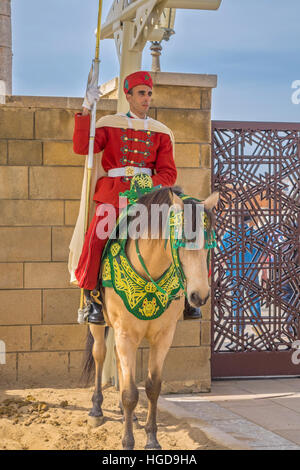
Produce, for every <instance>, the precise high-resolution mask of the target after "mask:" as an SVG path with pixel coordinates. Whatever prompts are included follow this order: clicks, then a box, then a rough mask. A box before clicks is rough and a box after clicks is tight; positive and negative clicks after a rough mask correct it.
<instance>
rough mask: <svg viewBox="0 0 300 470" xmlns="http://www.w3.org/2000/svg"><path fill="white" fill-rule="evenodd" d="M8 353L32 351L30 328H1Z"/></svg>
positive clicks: (0, 333)
mask: <svg viewBox="0 0 300 470" xmlns="http://www.w3.org/2000/svg"><path fill="white" fill-rule="evenodd" d="M0 340H2V341H4V342H5V347H6V352H18V351H30V326H0Z"/></svg>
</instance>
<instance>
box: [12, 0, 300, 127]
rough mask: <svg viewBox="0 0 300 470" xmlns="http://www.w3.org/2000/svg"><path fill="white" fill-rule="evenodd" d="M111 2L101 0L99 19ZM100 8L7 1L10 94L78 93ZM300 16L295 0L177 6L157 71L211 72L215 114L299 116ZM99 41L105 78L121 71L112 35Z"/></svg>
mask: <svg viewBox="0 0 300 470" xmlns="http://www.w3.org/2000/svg"><path fill="white" fill-rule="evenodd" d="M111 4H112V0H103V19H105V17H106V15H107V12H108V10H109V8H110V5H111ZM97 9H98V0H42V1H41V0H12V25H13V94H15V95H44V96H83V94H84V91H85V85H86V79H87V75H88V72H89V68H90V65H91V61H92V58H93V55H94V50H95V36H94V30H95V28H96V26H97ZM299 18H300V2H299V0H285V1H283V0H222V3H221V7H220V9H219V10H218V11H199V10H198V11H197V10H177V15H176V21H175V31H176V34H175V35H174V36H173V37H172V38H171V40H170V41H169V42H167V43H166V42H165V43H164V44H163V47H164V50H163V55H162V58H161V68H162V71H165V72H184V73H208V74H216V75H217V76H218V87H217V88H216V89H215V90H214V91H213V103H212V118H213V119H219V120H249V121H290V122H299V121H300V103H299V104H293V102H292V99H291V97H292V93H293V92H294V91H295V90H293V89H292V83H293V82H294V81H295V80H300V67H299V61H300V38H299V35H300V34H299V33H300V28H299ZM149 46H150V43H147V45H146V48H145V50H144V55H143V68H144V69H146V70H150V69H151V55H150V51H149ZM100 47H101V52H100V55H101V69H100V83H104V82H106V81H107V80H109V79H111V78H113V77H115V76H117V75H118V73H119V63H118V59H117V55H116V52H115V46H114V41H112V40H105V41H102V42H101V46H100ZM299 96H300V94H299Z"/></svg>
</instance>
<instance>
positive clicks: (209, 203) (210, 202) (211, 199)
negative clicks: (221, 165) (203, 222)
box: [203, 191, 220, 210]
mask: <svg viewBox="0 0 300 470" xmlns="http://www.w3.org/2000/svg"><path fill="white" fill-rule="evenodd" d="M219 195H220V193H218V192H217V191H215V192H213V193H212V194H211V195H210V196H208V197H207V198H206V199H205V201H203V204H204V207H205V209H208V210H211V209H213V208H214V207H216V205H217V204H218V201H219Z"/></svg>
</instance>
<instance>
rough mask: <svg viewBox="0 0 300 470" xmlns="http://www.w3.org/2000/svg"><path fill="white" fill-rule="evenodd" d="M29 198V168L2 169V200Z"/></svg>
mask: <svg viewBox="0 0 300 470" xmlns="http://www.w3.org/2000/svg"><path fill="white" fill-rule="evenodd" d="M27 198H28V168H27V167H25V166H15V167H11V166H1V167H0V199H27Z"/></svg>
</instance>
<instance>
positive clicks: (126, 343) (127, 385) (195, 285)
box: [84, 187, 219, 450]
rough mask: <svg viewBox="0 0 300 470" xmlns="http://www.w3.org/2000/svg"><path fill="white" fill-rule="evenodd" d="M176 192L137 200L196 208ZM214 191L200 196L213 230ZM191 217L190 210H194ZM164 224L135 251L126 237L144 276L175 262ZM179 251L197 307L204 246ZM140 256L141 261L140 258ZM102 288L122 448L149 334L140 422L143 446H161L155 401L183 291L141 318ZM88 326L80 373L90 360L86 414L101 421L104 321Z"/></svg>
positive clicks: (204, 274)
mask: <svg viewBox="0 0 300 470" xmlns="http://www.w3.org/2000/svg"><path fill="white" fill-rule="evenodd" d="M180 192H181V191H180V189H178V187H163V188H161V189H157V190H155V191H153V192H150V193H148V194H145V195H143V196H142V197H141V198H140V199H139V200H138V202H139V203H140V204H144V206H145V207H146V208H147V209H150V207H151V206H152V205H153V204H159V205H163V204H167V206H168V208H172V207H174V206H176V207H179V208H181V210H183V209H184V207H185V204H186V203H187V202H189V203H190V202H192V205H193V206H194V207H195V208H196V210H197V207H199V204H198V202H199V201H198V200H194V199H187V200H186V201H183V200H182V199H181V198H180V197H179V194H180ZM218 197H219V194H218V193H212V194H211V195H210V196H209V197H208V198H207V199H205V200H204V201H202V204H203V206H204V213H205V216H206V221H207V231H208V232H211V231H213V227H214V214H213V212H212V209H213V208H214V207H215V206H216V205H217V202H218ZM197 201H198V202H197ZM203 206H202V211H203ZM147 214H148V215H147V217H148V218H149V222H150V219H151V211H150V210H148V211H147ZM202 215H203V212H202ZM194 217H195V211H194V213H193V218H194ZM193 222H194V220H193ZM149 226H150V224H149ZM193 226H194V225H193ZM164 229H165V227H163V221H162V220H161V218H160V223H159V236H158V237H156V238H150V237H149V236H146V237H140V238H139V239H138V249H139V253H138V252H137V249H136V243H135V242H136V240H134V239H133V238H131V237H128V239H127V241H126V254H127V258H128V260H129V261H130V263H131V265H132V266H133V267H134V268H135V270H136V272H137V273H138V274H139V275H140V276H142V277H143V278H144V279H146V280H148V281H149V282H151V281H154V280H157V279H159V278H160V276H162V273H164V272H165V271H166V270H167V269H168V267H170V265H171V264H172V263H173V262H174V258H173V254H172V250H171V242H170V238H169V239H168V240H166V239H164V238H163V236H162V234H163V230H164ZM178 255H179V258H180V262H181V266H182V270H183V274H184V276H185V289H186V290H185V295H186V296H187V299H188V302H189V303H190V305H192V306H193V307H200V306H201V305H204V304H205V302H206V301H207V299H208V297H209V295H210V286H209V279H208V263H207V257H208V250H207V249H205V247H203V245H202V246H200V247H198V248H197V249H192V250H188V249H185V248H184V246H179V248H178ZM141 260H143V261H142V262H141ZM145 269H146V271H145ZM154 283H155V281H154ZM101 292H102V299H103V311H104V317H105V320H106V323H107V325H108V326H110V327H112V328H113V330H114V335H115V355H116V363H117V370H118V378H119V390H120V405H121V406H120V408H121V409H122V412H123V420H124V432H123V439H122V445H123V449H124V450H132V449H134V443H135V441H134V434H133V421H134V418H135V415H134V410H135V407H136V405H137V403H138V398H139V393H138V388H137V386H136V383H135V370H136V353H137V349H138V347H139V345H140V343H141V341H142V339H143V338H146V339H147V340H148V342H149V346H150V354H149V363H148V375H147V378H146V383H145V391H146V395H147V398H148V413H147V420H146V425H145V431H146V436H147V443H146V446H145V449H161V446H160V444H159V442H158V439H157V424H156V417H157V401H158V397H159V394H160V390H161V381H162V370H163V365H164V361H165V358H166V355H167V353H168V351H169V349H170V347H171V344H172V341H173V337H174V333H175V329H176V324H177V321H178V320H179V318H180V317H181V315H182V312H183V300H184V299H183V297H182V296H180V297H178V296H177V297H176V298H175V299H173V300H172V301H171V303H170V304H169V306H168V307H167V309H166V310H165V311H164V313H163V314H162V315H161V316H159V317H158V318H155V319H150V320H148V321H145V320H141V319H139V318H136V317H135V316H134V315H132V313H130V312H129V311H128V309H127V308H126V306H125V304H124V302H123V301H122V299H121V297H120V296H119V295H118V294H117V293H116V292H115V290H114V289H113V288H112V287H104V288H103V287H101ZM106 329H107V328H106ZM89 330H90V333H89V338H88V341H87V358H86V362H85V366H84V371H85V372H84V373H85V374H88V372H89V371H90V370H91V367H92V366H93V365H94V366H95V389H94V394H93V397H92V403H93V407H92V409H91V411H90V413H89V415H90V416H91V417H93V418H94V419H96V420H97V421H98V424H101V423H102V422H103V419H104V418H103V413H102V408H101V406H102V402H103V394H102V384H101V372H102V369H103V363H104V359H105V355H106V344H105V336H106V334H105V327H103V326H99V325H95V324H89Z"/></svg>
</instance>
